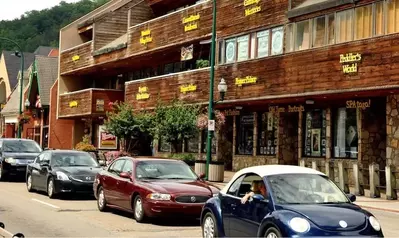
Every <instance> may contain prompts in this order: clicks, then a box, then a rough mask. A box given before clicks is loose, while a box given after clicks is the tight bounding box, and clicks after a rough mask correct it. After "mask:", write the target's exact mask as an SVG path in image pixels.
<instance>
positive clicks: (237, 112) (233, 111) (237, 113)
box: [223, 109, 240, 117]
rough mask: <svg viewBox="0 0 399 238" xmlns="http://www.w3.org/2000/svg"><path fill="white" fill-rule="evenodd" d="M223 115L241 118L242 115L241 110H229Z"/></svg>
mask: <svg viewBox="0 0 399 238" xmlns="http://www.w3.org/2000/svg"><path fill="white" fill-rule="evenodd" d="M223 114H224V115H225V116H226V117H231V116H239V115H240V111H239V110H232V109H228V110H225V111H223Z"/></svg>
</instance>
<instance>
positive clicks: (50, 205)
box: [32, 198, 60, 209]
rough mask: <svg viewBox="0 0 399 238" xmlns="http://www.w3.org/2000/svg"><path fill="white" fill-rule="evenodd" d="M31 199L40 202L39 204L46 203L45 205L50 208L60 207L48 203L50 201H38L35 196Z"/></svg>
mask: <svg viewBox="0 0 399 238" xmlns="http://www.w3.org/2000/svg"><path fill="white" fill-rule="evenodd" d="M32 201H35V202H38V203H41V204H44V205H47V206H49V207H52V208H56V209H59V208H60V207H57V206H55V205H53V204H50V203H47V202H43V201H40V200H38V199H36V198H32Z"/></svg>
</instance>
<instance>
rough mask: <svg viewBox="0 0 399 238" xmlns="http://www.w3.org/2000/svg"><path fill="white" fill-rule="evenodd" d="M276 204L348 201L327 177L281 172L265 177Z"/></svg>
mask: <svg viewBox="0 0 399 238" xmlns="http://www.w3.org/2000/svg"><path fill="white" fill-rule="evenodd" d="M267 180H268V182H269V184H270V187H271V190H272V193H273V199H274V202H275V203H276V204H330V203H331V204H335V203H348V202H349V199H348V198H347V196H346V195H345V194H344V193H343V192H342V191H341V190H340V189H339V188H338V187H337V185H335V183H334V182H332V181H331V180H330V179H329V178H328V177H326V176H322V175H318V174H281V175H272V176H269V177H267Z"/></svg>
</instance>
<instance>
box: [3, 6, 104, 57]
mask: <svg viewBox="0 0 399 238" xmlns="http://www.w3.org/2000/svg"><path fill="white" fill-rule="evenodd" d="M106 2H108V0H81V1H79V2H76V3H67V2H64V1H62V2H60V4H58V5H57V6H55V7H52V8H48V9H44V10H40V11H29V12H26V13H25V14H24V15H22V16H21V17H20V18H19V19H15V20H12V21H0V37H6V38H9V39H12V40H14V41H16V42H17V43H18V44H19V45H20V46H21V47H22V49H23V51H25V52H33V51H34V50H35V49H37V48H38V46H41V45H46V46H54V47H58V38H59V31H60V29H61V28H62V27H64V26H66V25H68V24H69V23H71V22H73V21H75V20H76V19H78V18H80V17H82V16H84V15H85V14H87V13H89V12H91V11H92V10H94V9H96V8H97V7H99V6H101V5H103V4H104V3H106ZM15 49H16V47H15V46H14V45H13V44H12V43H10V42H7V41H4V40H0V52H1V51H2V50H15Z"/></svg>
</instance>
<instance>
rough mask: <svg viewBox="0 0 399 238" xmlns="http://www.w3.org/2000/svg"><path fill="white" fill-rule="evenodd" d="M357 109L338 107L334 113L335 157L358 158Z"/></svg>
mask: <svg viewBox="0 0 399 238" xmlns="http://www.w3.org/2000/svg"><path fill="white" fill-rule="evenodd" d="M356 115H357V114H356V109H347V108H344V107H343V108H338V109H337V110H336V111H335V113H334V147H333V148H332V149H333V155H334V157H335V158H357V149H358V133H357V119H356Z"/></svg>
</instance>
